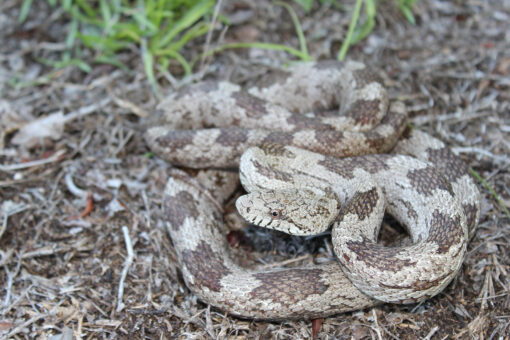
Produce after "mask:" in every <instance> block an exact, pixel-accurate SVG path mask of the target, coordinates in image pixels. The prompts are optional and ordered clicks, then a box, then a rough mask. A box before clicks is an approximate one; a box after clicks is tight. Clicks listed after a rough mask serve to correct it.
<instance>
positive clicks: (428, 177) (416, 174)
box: [407, 167, 454, 196]
mask: <svg viewBox="0 0 510 340" xmlns="http://www.w3.org/2000/svg"><path fill="white" fill-rule="evenodd" d="M407 178H409V180H410V181H411V185H412V186H413V187H414V188H415V189H416V191H417V192H418V193H420V194H423V195H425V196H430V195H433V194H434V192H435V191H436V190H438V189H440V190H446V191H448V192H449V193H450V194H451V195H452V196H453V195H454V192H453V188H452V185H451V183H450V182H448V181H447V180H446V178H445V177H444V176H443V175H441V174H440V173H439V172H438V171H437V170H436V169H435V168H433V167H426V168H423V169H416V170H411V171H409V172H408V173H407Z"/></svg>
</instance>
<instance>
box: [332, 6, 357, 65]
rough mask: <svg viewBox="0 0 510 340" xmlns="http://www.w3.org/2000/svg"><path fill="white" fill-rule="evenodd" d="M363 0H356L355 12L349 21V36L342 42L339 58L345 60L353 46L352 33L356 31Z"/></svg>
mask: <svg viewBox="0 0 510 340" xmlns="http://www.w3.org/2000/svg"><path fill="white" fill-rule="evenodd" d="M362 2H363V0H356V6H355V7H354V12H353V14H352V18H351V22H350V23H349V29H348V31H347V36H346V37H345V40H344V42H343V43H342V47H341V48H340V52H339V53H338V60H340V61H343V60H344V59H345V56H346V54H347V50H348V49H349V47H350V46H351V41H352V34H353V32H354V28H356V24H357V22H358V18H359V13H360V12H361V3H362Z"/></svg>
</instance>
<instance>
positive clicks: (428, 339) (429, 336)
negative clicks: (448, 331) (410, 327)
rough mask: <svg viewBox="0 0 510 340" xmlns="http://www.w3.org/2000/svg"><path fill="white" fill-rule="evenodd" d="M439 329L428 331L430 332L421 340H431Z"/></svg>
mask: <svg viewBox="0 0 510 340" xmlns="http://www.w3.org/2000/svg"><path fill="white" fill-rule="evenodd" d="M438 329H439V327H437V326H436V327H434V328H432V329H431V330H430V332H429V333H428V334H427V335H426V336H425V337H424V338H423V340H430V338H432V336H433V335H434V334H436V332H437V330H438Z"/></svg>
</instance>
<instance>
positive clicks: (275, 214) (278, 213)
mask: <svg viewBox="0 0 510 340" xmlns="http://www.w3.org/2000/svg"><path fill="white" fill-rule="evenodd" d="M271 216H273V217H274V218H278V217H280V210H277V209H275V210H271Z"/></svg>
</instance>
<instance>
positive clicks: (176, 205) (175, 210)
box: [163, 191, 199, 230]
mask: <svg viewBox="0 0 510 340" xmlns="http://www.w3.org/2000/svg"><path fill="white" fill-rule="evenodd" d="M163 211H165V212H166V218H167V219H168V221H169V222H170V224H171V225H172V228H173V229H174V230H179V228H180V227H181V226H182V224H183V223H184V220H185V219H186V218H187V217H191V218H197V217H198V215H199V209H198V204H197V203H196V202H195V199H194V198H193V196H192V195H191V194H190V193H189V192H186V191H179V192H178V193H177V194H176V195H175V196H168V195H167V196H165V197H164V202H163Z"/></svg>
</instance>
